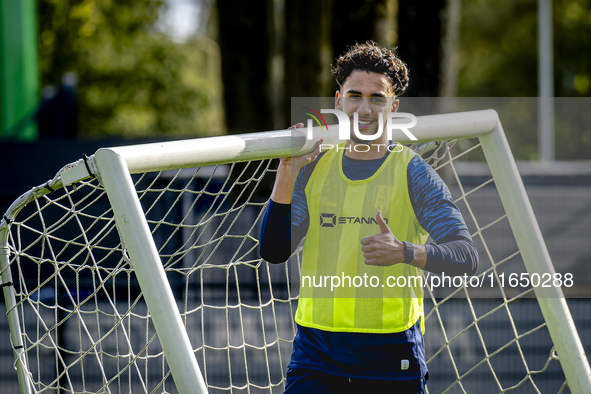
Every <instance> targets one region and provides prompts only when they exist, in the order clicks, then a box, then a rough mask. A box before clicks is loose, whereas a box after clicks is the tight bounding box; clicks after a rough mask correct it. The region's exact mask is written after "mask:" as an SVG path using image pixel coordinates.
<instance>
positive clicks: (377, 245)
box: [361, 211, 404, 266]
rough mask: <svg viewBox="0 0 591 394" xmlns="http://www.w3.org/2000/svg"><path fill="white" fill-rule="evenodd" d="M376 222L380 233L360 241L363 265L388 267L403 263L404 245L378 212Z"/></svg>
mask: <svg viewBox="0 0 591 394" xmlns="http://www.w3.org/2000/svg"><path fill="white" fill-rule="evenodd" d="M376 221H377V222H378V225H379V226H380V232H379V233H378V234H375V235H370V236H367V237H364V238H362V239H361V245H363V246H361V251H362V252H363V256H364V257H365V264H368V265H379V266H390V265H394V264H398V263H401V262H403V261H404V244H403V243H402V242H400V241H399V240H398V239H396V237H395V236H394V234H392V231H391V230H390V227H388V225H387V224H386V222H385V221H384V219H383V218H382V212H381V211H378V213H377V215H376Z"/></svg>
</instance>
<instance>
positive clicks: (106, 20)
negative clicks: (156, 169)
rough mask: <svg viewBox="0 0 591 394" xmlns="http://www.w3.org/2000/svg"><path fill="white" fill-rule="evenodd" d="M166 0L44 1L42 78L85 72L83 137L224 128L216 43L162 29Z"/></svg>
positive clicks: (51, 80)
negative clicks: (180, 39) (181, 39)
mask: <svg viewBox="0 0 591 394" xmlns="http://www.w3.org/2000/svg"><path fill="white" fill-rule="evenodd" d="M161 7H163V2H162V0H118V1H114V0H100V1H99V0H39V24H40V29H39V31H40V40H39V44H40V53H41V56H40V58H41V74H42V75H41V79H42V84H43V85H58V84H59V81H60V78H61V76H62V75H63V74H64V73H66V72H69V71H74V72H76V73H77V74H78V77H79V85H78V106H79V124H80V127H79V129H80V133H81V134H82V137H87V138H88V137H90V138H93V137H94V138H96V137H109V136H110V137H125V138H140V137H155V136H159V137H162V136H170V137H172V136H188V135H194V136H197V135H208V134H219V133H222V132H223V130H224V122H223V117H222V114H223V112H222V110H221V96H220V93H219V92H220V90H221V89H220V86H219V83H217V82H216V81H219V76H218V75H217V73H218V70H217V68H216V64H219V51H218V49H217V46H216V45H215V44H213V43H212V42H211V41H210V40H207V39H205V38H201V39H194V40H192V41H189V42H187V43H177V42H173V41H171V40H170V39H169V38H168V37H167V36H165V35H163V34H160V33H159V32H158V31H157V30H156V29H155V28H154V25H155V22H156V21H157V19H158V17H159V12H160V9H161Z"/></svg>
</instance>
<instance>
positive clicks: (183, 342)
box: [0, 110, 591, 394]
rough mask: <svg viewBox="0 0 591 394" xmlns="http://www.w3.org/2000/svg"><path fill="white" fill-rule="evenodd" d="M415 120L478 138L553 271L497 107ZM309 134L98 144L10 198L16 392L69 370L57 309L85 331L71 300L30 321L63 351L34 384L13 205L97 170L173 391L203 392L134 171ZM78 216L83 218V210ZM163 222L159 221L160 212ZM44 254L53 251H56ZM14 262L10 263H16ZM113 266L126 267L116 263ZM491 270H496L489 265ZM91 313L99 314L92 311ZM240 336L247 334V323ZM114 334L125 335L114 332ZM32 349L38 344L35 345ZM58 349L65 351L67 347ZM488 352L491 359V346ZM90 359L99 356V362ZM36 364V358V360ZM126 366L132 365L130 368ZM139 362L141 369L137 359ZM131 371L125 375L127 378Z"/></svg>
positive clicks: (577, 380) (6, 263)
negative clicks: (50, 372) (49, 373)
mask: <svg viewBox="0 0 591 394" xmlns="http://www.w3.org/2000/svg"><path fill="white" fill-rule="evenodd" d="M417 119H418V122H417V125H416V126H415V127H414V128H413V129H412V133H413V134H414V135H415V136H416V137H417V138H418V140H419V142H423V143H424V142H430V141H441V140H451V139H462V138H478V139H479V141H480V144H481V147H482V150H483V152H484V154H485V156H486V161H487V162H488V164H489V167H490V170H491V173H492V177H493V180H494V184H495V186H496V188H497V190H498V192H499V196H500V198H501V201H502V205H503V207H504V209H505V211H506V214H507V218H508V220H509V224H510V226H511V229H512V231H513V233H514V236H515V240H516V243H517V245H518V248H519V251H520V253H521V256H522V259H523V262H524V264H525V267H526V268H527V271H528V272H529V273H539V274H540V275H542V274H544V273H548V274H550V275H554V274H555V270H554V267H553V265H552V261H551V259H550V256H549V254H548V251H547V248H546V246H545V243H544V240H543V238H542V234H541V231H540V229H539V226H538V224H537V221H536V218H535V216H534V213H533V210H532V207H531V205H530V202H529V199H528V197H527V194H526V191H525V187H524V185H523V182H522V180H521V177H520V175H519V172H518V170H517V166H516V164H515V161H514V159H513V156H512V154H511V150H510V148H509V145H508V143H507V140H506V138H505V134H504V131H503V128H502V125H501V122H500V120H499V117H498V115H497V113H496V111H494V110H482V111H470V112H461V113H452V114H443V115H430V116H419V117H417ZM329 129H330V130H329V131H328V132H326V131H324V132H323V134H316V133H317V132H318V129H316V128H315V139H319V138H320V137H319V136H322V138H323V139H324V141H325V143H329V144H335V145H336V143H337V142H338V132H337V128H336V126H331V127H329ZM396 137H400V138H399V139H398V141H399V142H401V143H405V144H406V143H411V142H416V141H410V140H408V138H407V137H406V136H405V135H404V134H402V133H400V135H399V136H398V135H397V136H396ZM313 143H314V140H307V139H306V135H305V134H304V132H302V131H299V130H283V131H271V132H264V133H253V134H243V135H232V136H221V137H212V138H203V139H193V140H184V141H173V142H163V143H152V144H145V145H137V146H125V147H116V148H103V149H100V150H98V151H97V152H96V153H95V154H94V155H93V156H91V157H89V158H85V159H84V160H79V161H78V162H76V163H73V164H72V165H68V166H66V167H64V168H63V169H62V170H61V171H60V172H59V173H58V174H57V176H56V178H54V179H53V180H51V181H49V182H48V183H47V184H45V185H42V186H40V187H37V188H34V189H32V190H31V191H30V192H28V193H26V194H25V195H23V196H22V197H21V198H19V199H18V200H17V201H16V202H15V203H13V204H12V205H11V207H10V208H9V210H8V211H7V213H6V215H5V216H4V217H3V219H2V222H1V224H0V271H1V277H2V287H3V291H4V298H5V302H6V309H7V316H8V320H9V325H10V330H11V341H12V346H13V350H14V354H15V360H16V361H15V367H16V369H17V371H18V379H19V385H20V388H21V393H27V394H28V393H35V392H38V391H43V388H44V387H56V386H57V385H58V381H60V380H61V379H64V378H65V379H66V380H68V379H73V378H71V377H69V376H68V375H67V373H64V372H63V369H64V368H65V369H67V366H68V365H71V364H68V362H66V361H64V360H61V357H62V356H61V354H62V353H63V354H66V355H68V354H70V353H68V351H67V349H64V348H63V346H62V347H61V348H60V346H61V345H60V344H59V343H57V342H59V341H57V340H55V342H56V344H52V345H49V344H47V342H52V341H54V339H53V337H52V335H45V336H44V335H43V334H42V331H43V330H44V329H45V330H46V331H51V330H52V329H53V328H52V327H55V326H56V325H59V322H60V321H65V318H64V317H58V315H59V314H60V313H64V314H65V315H66V317H67V316H70V315H75V314H76V313H78V314H80V317H79V319H80V321H82V322H83V323H82V324H79V330H80V331H81V332H84V331H85V330H86V331H88V329H87V328H86V325H85V324H86V323H84V322H85V317H84V316H85V315H84V311H78V310H77V309H76V307H75V306H73V307H72V309H68V308H63V311H62V310H61V309H60V308H59V307H57V306H56V307H54V310H55V318H54V320H52V322H51V323H48V324H47V327H42V326H43V325H44V324H41V323H37V328H36V329H37V330H38V331H40V332H41V334H38V339H37V340H36V344H34V346H39V347H44V346H55V347H57V348H60V349H61V350H60V352H62V353H60V355H58V354H57V352H56V355H55V358H56V360H57V359H58V358H59V359H60V360H59V362H58V361H56V364H63V366H62V367H58V373H57V377H56V378H55V381H54V382H50V383H48V384H45V385H44V384H41V383H39V381H38V380H39V379H37V378H35V377H33V376H32V374H31V372H30V363H31V362H30V361H29V356H28V355H27V351H29V352H30V351H32V350H31V349H32V348H33V345H32V344H31V342H35V341H29V343H27V340H28V339H26V338H28V336H27V333H26V332H24V331H23V327H24V326H25V323H24V321H23V320H26V319H27V318H28V317H27V316H25V312H22V311H21V312H19V310H20V309H19V308H21V307H22V305H25V304H27V303H29V304H30V305H33V309H34V310H38V309H39V308H40V305H41V304H40V302H41V301H40V300H41V298H42V297H41V289H42V286H41V284H38V285H37V287H36V290H35V291H33V292H31V293H30V294H29V295H28V300H23V298H22V297H23V291H22V290H18V289H15V286H14V285H13V283H14V281H13V274H14V273H15V272H18V275H22V272H20V271H18V269H17V268H13V269H11V267H15V266H16V264H17V262H16V261H17V260H18V258H16V257H14V254H15V247H14V246H11V242H16V241H14V240H15V239H17V236H15V235H12V236H11V235H10V231H11V230H10V228H11V226H12V225H13V224H14V220H15V218H16V216H17V215H18V213H19V211H21V209H22V208H23V207H24V206H25V205H27V204H29V203H33V202H34V201H36V200H38V199H40V198H41V197H43V196H45V195H47V194H49V193H50V192H51V190H56V189H59V188H62V187H63V188H66V187H71V186H75V185H76V184H77V183H78V182H81V181H85V180H86V179H88V178H90V177H96V178H97V180H98V183H99V184H100V186H101V187H103V188H104V190H105V191H106V194H107V196H108V200H109V202H110V204H111V207H112V215H113V217H114V220H115V222H116V229H117V231H118V232H119V236H120V239H121V241H120V242H121V249H122V252H123V255H124V259H128V260H129V263H130V266H131V267H132V268H133V274H128V275H133V276H134V277H137V282H138V283H139V286H140V288H141V294H142V297H143V298H144V299H145V302H146V305H147V310H148V313H149V315H147V316H149V318H147V320H150V321H151V322H153V325H154V328H155V331H156V334H155V336H154V337H157V339H158V341H159V342H160V345H161V348H162V352H163V354H164V358H165V360H166V363H167V365H168V368H170V373H171V374H172V377H173V380H174V385H175V386H176V390H177V391H178V392H179V393H187V394H188V393H196V392H199V393H205V392H208V387H207V386H208V385H206V380H207V379H204V375H203V373H202V371H201V368H200V367H199V365H198V362H197V358H196V351H195V350H194V348H195V344H193V345H192V343H191V342H192V341H191V338H190V337H191V335H189V334H188V333H187V328H186V324H187V323H186V318H187V311H186V310H185V311H179V307H178V305H179V300H175V296H174V292H173V290H172V289H171V285H170V283H169V279H168V277H167V272H166V271H165V264H163V257H162V251H161V250H160V249H159V247H158V246H157V245H156V243H155V241H154V238H153V236H152V233H153V231H154V227H155V226H156V227H157V226H159V225H160V224H158V223H156V224H153V223H148V221H147V219H146V212H145V208H142V201H140V200H141V198H142V196H141V195H138V191H137V190H136V186H135V185H134V183H135V181H134V180H133V179H132V174H140V173H147V172H153V171H166V170H171V169H183V168H192V167H203V166H208V165H219V164H224V163H237V162H246V161H253V160H261V159H273V158H278V157H284V156H289V155H297V154H301V153H303V152H306V151H309V150H311V148H312V146H313ZM150 187H152V186H150ZM152 188H153V189H154V190H156V189H157V188H156V186H154V187H152ZM76 203H77V202H76ZM38 209H40V210H42V209H43V207H42V206H40V207H39V208H38ZM66 210H67V209H66ZM102 218H103V216H101V215H100V214H97V216H96V219H93V220H95V222H96V221H97V220H102ZM80 220H86V219H84V218H82V219H80ZM162 223H164V220H163V221H162ZM43 228H51V225H49V224H47V223H43ZM39 237H40V239H42V240H45V239H46V238H51V237H48V236H47V235H40V236H39ZM11 240H12V241H11ZM43 242H45V241H43ZM77 242H78V240H77V239H76V240H73V241H72V243H77ZM44 245H45V244H44ZM82 249H84V247H82ZM19 250H26V248H23V247H22V246H20V249H19ZM43 250H44V253H49V252H47V251H46V249H45V247H44V249H43ZM51 253H53V254H56V253H54V252H51ZM51 253H49V254H51ZM58 254H59V253H58ZM11 256H12V257H11ZM58 257H59V256H58ZM47 259H48V258H46V257H43V256H42V259H40V260H39V261H42V260H43V261H45V260H47ZM57 260H59V258H57ZM54 265H55V270H56V271H59V272H61V270H64V269H66V268H64V267H63V266H61V265H59V267H58V264H57V262H56V263H54ZM14 269H16V270H17V271H14ZM72 269H73V270H74V271H76V273H75V275H78V273H79V272H83V268H82V267H78V266H76V269H74V268H72ZM120 269H123V268H121V267H120ZM489 272H491V273H493V274H495V275H496V271H495V270H494V267H493V269H492V270H490V271H489ZM101 273H102V271H101V269H97V270H96V271H93V275H99V274H101ZM58 275H59V274H58ZM106 275H107V279H105V280H104V282H103V283H107V282H108V278H109V275H111V274H106ZM113 275H114V274H113ZM226 275H228V274H226ZM93 277H94V276H93ZM497 279H498V277H497ZM15 280H16V281H17V282H18V281H19V278H16V279H15ZM101 280H103V279H101ZM236 280H237V279H236ZM114 282H115V279H113V287H115V284H114ZM109 283H110V282H109ZM56 286H58V285H56ZM100 286H102V287H106V285H104V284H101V285H100ZM100 286H99V287H100ZM202 286H206V284H205V285H204V284H202ZM21 287H22V286H21ZM56 288H57V287H56ZM97 291H98V290H95V292H97ZM200 291H201V293H205V292H206V289H203V288H202V289H201V290H200ZM533 291H534V292H535V296H536V298H537V301H538V303H539V306H540V309H541V312H542V314H543V317H544V320H545V322H546V326H547V329H548V332H549V334H550V337H551V339H552V342H553V346H554V349H555V351H556V353H557V354H558V356H557V358H558V359H559V361H560V365H561V366H562V370H563V372H564V376H565V378H566V381H567V382H568V387H569V389H570V391H571V392H572V393H577V394H579V393H580V394H583V393H590V392H591V369H590V368H589V364H588V361H587V357H586V355H585V351H584V349H583V346H582V344H581V341H580V339H579V336H578V333H577V330H576V327H575V325H574V321H573V318H572V316H571V314H570V311H569V308H568V305H567V303H566V300H565V297H564V294H563V293H562V290H561V288H560V287H555V286H552V287H535V288H534V289H533ZM56 294H57V293H56ZM56 297H57V296H56ZM64 297H66V298H68V297H69V298H71V301H68V302H71V303H75V301H78V302H79V300H81V299H83V298H84V297H81V296H78V298H77V299H76V300H74V299H75V298H76V297H74V296H69V295H68V294H66V295H65V296H64ZM56 299H57V298H56ZM133 299H134V297H133V296H131V297H129V300H128V301H127V302H128V304H132V301H133ZM113 304H114V305H115V307H114V310H115V311H117V309H118V307H117V306H116V305H117V304H116V302H113ZM227 304H228V301H227V300H226V305H227ZM35 308H37V309H35ZM130 311H132V312H130ZM133 313H135V312H133V306H132V307H130V309H129V310H128V311H127V312H125V313H122V314H121V316H119V317H117V316H115V317H114V319H115V320H117V319H119V320H117V321H123V320H124V319H125V318H126V317H128V316H131V315H133ZM200 313H202V314H205V312H204V311H201V312H200ZM116 314H117V313H116V312H115V315H116ZM227 314H228V312H227V311H226V321H228V317H227ZM99 315H100V316H101V318H102V319H104V317H103V315H108V314H100V313H99ZM59 316H62V315H59ZM108 316H109V317H110V316H111V315H110V314H109V315H108ZM202 319H203V318H202ZM261 319H262V320H263V323H262V324H263V326H264V325H265V322H264V319H263V318H262V312H261ZM96 320H99V317H98V315H97V317H96ZM146 324H147V323H146ZM227 324H228V323H227ZM120 329H121V330H122V331H121V332H122V334H121V336H122V337H125V341H127V342H128V343H129V342H133V337H132V336H133V334H132V333H131V332H129V331H131V330H132V327H131V326H129V327H118V328H116V329H115V328H114V329H112V330H115V331H116V330H120ZM146 330H147V329H146ZM90 331H92V330H90ZM147 331H148V330H147ZM107 334H108V333H104V332H102V331H101V329H98V333H97V335H99V337H100V335H107ZM80 335H81V336H84V337H85V338H86V336H88V337H92V336H93V335H94V334H92V335H91V334H90V333H87V334H80ZM242 335H243V336H244V335H245V334H244V329H243V333H242ZM146 336H148V334H146ZM119 340H123V339H121V338H119ZM79 341H80V343H82V342H83V340H82V339H80V340H79ZM151 341H153V339H152V338H149V339H148V344H149V343H151ZM230 342H231V341H230V340H228V346H227V350H226V352H227V353H228V355H229V354H230V353H231V351H232V350H233V349H234V347H233V345H232V344H231V343H230ZM203 346H204V347H203V350H202V351H203V354H204V356H203V357H204V358H205V353H206V352H207V349H206V348H205V345H203ZM278 346H279V345H278ZM80 347H81V348H82V347H83V346H82V345H80ZM147 347H148V345H145V348H147ZM238 347H240V346H238ZM243 347H244V346H243ZM216 350H217V349H216ZM243 350H244V352H246V351H247V350H245V349H243ZM36 351H37V352H39V350H36ZM41 351H42V350H41ZM265 352H266V349H265ZM107 353H108V352H102V351H99V350H98V349H96V347H92V345H91V347H90V348H89V350H87V351H86V352H85V353H84V355H86V354H92V355H93V357H95V358H96V359H97V360H102V357H107V356H103V354H107ZM116 353H117V354H119V353H124V351H122V350H121V351H120V350H117V352H116ZM70 355H71V354H70ZM63 357H64V359H65V357H66V356H63ZM68 357H69V356H68ZM126 357H129V358H133V357H136V358H138V357H139V356H137V355H136V356H134V355H129V354H128V355H126ZM228 357H230V356H228ZM244 357H246V356H244ZM486 358H487V360H488V355H487V356H486ZM138 359H139V358H138ZM148 359H149V357H148V356H146V360H145V363H146V366H145V369H146V370H148V368H149V367H148V366H147V363H148V361H147V360H148ZM97 362H99V363H100V362H101V361H97ZM37 364H41V363H40V362H39V361H37ZM81 364H82V363H81ZM41 367H42V366H39V367H37V368H38V369H39V368H41ZM284 367H285V366H284ZM129 368H130V369H131V368H132V367H129ZM136 368H139V369H141V368H140V367H136ZM162 368H164V367H162ZM206 368H207V367H206ZM284 369H285V368H284ZM468 372H469V371H468ZM456 373H457V374H458V378H457V381H456V383H457V382H460V384H461V380H462V377H463V375H462V374H461V373H459V372H457V371H456ZM165 374H166V373H165ZM246 375H247V376H248V371H246ZM230 376H231V372H230ZM528 376H529V372H528ZM129 379H130V381H131V378H129ZM103 380H104V381H105V382H106V383H104V386H103V387H107V389H105V391H104V392H111V391H109V390H108V387H109V386H108V385H109V384H111V383H112V380H109V378H108V377H106V376H105V373H104V372H103ZM130 385H131V383H130ZM74 386H75V384H74V383H72V382H70V383H69V386H68V387H70V389H66V392H74V391H75V390H74V389H73V388H71V387H74ZM146 387H147V384H146ZM232 387H233V386H231V387H230V391H231V390H232ZM273 387H275V386H273V385H270V386H269V389H268V390H269V392H272V391H273ZM210 389H211V388H210ZM67 390H71V391H67ZM120 390H121V389H120ZM154 390H156V389H154Z"/></svg>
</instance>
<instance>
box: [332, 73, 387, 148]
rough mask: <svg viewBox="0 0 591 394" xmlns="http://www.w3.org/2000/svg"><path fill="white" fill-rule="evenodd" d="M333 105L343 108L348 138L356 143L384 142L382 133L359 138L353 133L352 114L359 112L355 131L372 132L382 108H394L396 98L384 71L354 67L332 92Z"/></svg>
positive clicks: (382, 110) (381, 113)
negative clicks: (349, 124)
mask: <svg viewBox="0 0 591 394" xmlns="http://www.w3.org/2000/svg"><path fill="white" fill-rule="evenodd" d="M335 108H336V109H338V110H340V111H343V112H344V113H346V114H347V116H348V117H349V120H350V121H351V134H350V135H351V141H352V142H353V143H357V144H369V143H375V144H385V143H386V142H387V138H386V135H385V133H382V135H381V136H380V137H379V138H378V139H376V140H375V141H362V140H358V139H357V138H355V135H354V133H353V129H352V127H353V119H354V118H353V114H354V113H355V112H357V113H358V114H359V132H360V133H361V134H365V135H373V134H375V133H376V131H377V128H378V124H379V123H378V120H379V118H380V116H383V114H384V113H385V112H394V111H396V108H398V100H396V98H395V97H394V92H393V90H392V85H391V83H390V82H389V81H388V78H387V77H386V75H385V74H379V73H375V72H371V71H369V72H368V71H363V70H354V71H353V72H352V73H351V74H350V75H349V77H347V79H346V80H345V83H344V84H343V86H342V87H341V90H340V91H337V93H336V96H335ZM383 124H384V125H385V124H386V122H385V121H384V123H383Z"/></svg>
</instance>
